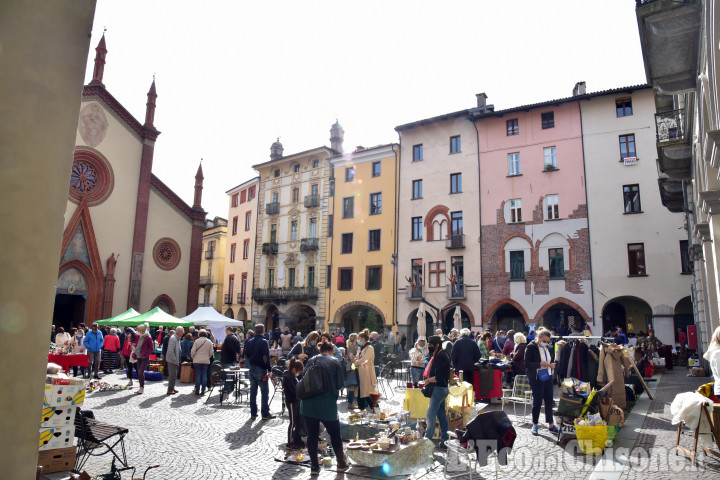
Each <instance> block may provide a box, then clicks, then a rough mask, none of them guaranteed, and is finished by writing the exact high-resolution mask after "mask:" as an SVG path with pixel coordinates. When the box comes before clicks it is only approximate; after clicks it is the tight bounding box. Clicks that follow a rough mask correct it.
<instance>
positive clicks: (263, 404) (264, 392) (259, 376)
mask: <svg viewBox="0 0 720 480" xmlns="http://www.w3.org/2000/svg"><path fill="white" fill-rule="evenodd" d="M266 374H267V369H265V368H264V367H257V366H255V365H250V415H251V416H253V417H256V416H257V391H258V386H260V415H262V416H263V417H269V416H270V405H269V404H268V391H269V389H268V379H267V378H265V375H266Z"/></svg>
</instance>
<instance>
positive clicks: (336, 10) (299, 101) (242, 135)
mask: <svg viewBox="0 0 720 480" xmlns="http://www.w3.org/2000/svg"><path fill="white" fill-rule="evenodd" d="M104 29H107V31H106V32H105V40H106V45H107V49H108V54H107V58H106V65H105V73H104V79H103V82H104V84H105V86H106V88H107V89H108V91H109V92H110V93H111V94H112V95H113V96H114V97H115V98H116V99H117V100H118V101H120V103H122V104H123V105H124V106H125V107H126V108H127V109H128V110H129V111H130V113H132V114H133V115H134V116H135V118H137V119H138V120H139V121H141V122H142V121H143V120H144V118H145V103H146V101H147V91H148V89H149V88H150V84H151V82H152V79H153V75H155V79H156V87H157V94H158V99H157V110H156V113H155V127H156V128H157V129H158V130H160V131H161V132H162V133H161V135H160V136H159V137H158V140H157V142H156V144H155V156H154V163H153V172H154V173H155V175H157V176H158V177H159V178H160V179H161V180H162V181H163V182H165V183H166V184H167V185H168V186H169V187H170V188H172V189H173V190H174V191H175V192H176V193H177V194H178V195H180V196H181V197H182V198H183V200H185V201H186V202H187V203H188V204H192V200H193V185H194V176H195V172H196V171H197V167H198V164H199V162H200V159H203V162H202V167H203V172H204V175H205V182H204V190H203V202H202V203H203V207H204V209H205V210H206V211H207V212H208V218H213V217H215V216H220V217H223V218H227V215H228V207H229V199H228V197H227V195H226V193H225V192H226V191H227V190H229V189H231V188H233V187H235V186H236V185H239V184H241V183H243V182H245V181H246V180H249V179H251V178H253V177H255V176H256V173H255V171H254V170H253V169H252V165H255V164H258V163H262V162H266V161H268V160H269V159H270V157H269V155H270V145H271V144H272V143H273V142H274V141H275V139H276V138H278V137H279V138H280V141H281V142H282V144H283V146H284V149H285V150H284V153H285V155H290V154H293V153H296V152H301V151H304V150H308V149H311V148H314V147H319V146H322V145H326V146H329V145H330V140H329V138H330V126H331V125H332V124H333V123H334V122H335V120H336V119H338V120H339V122H340V123H341V124H342V126H343V128H344V130H345V143H344V147H345V150H346V151H352V150H354V148H355V147H356V146H358V145H362V146H365V147H371V146H374V145H380V144H386V143H391V142H397V141H398V136H397V132H395V130H394V127H396V126H397V125H401V124H404V123H409V122H413V121H415V120H420V119H423V118H428V117H432V116H436V115H441V114H443V113H448V112H454V111H458V110H462V109H465V108H472V107H474V106H475V105H476V99H475V94H477V93H480V92H485V93H486V94H487V95H488V100H487V101H488V103H490V104H493V105H495V108H496V109H497V110H499V109H505V108H511V107H514V106H518V105H524V104H528V103H535V102H541V101H545V100H550V99H554V98H563V97H568V96H570V95H571V93H572V89H573V86H574V85H575V83H576V82H578V81H585V82H587V90H588V92H594V91H599V90H605V89H609V88H617V87H622V86H627V85H636V84H642V83H645V82H646V79H645V72H644V67H643V60H642V53H641V49H640V40H639V35H638V27H637V20H636V16H635V2H634V1H632V0H602V1H587V0H585V1H583V0H574V1H569V0H548V1H537V0H496V1H487V0H475V1H464V0H463V1H445V2H438V1H436V2H432V1H425V0H412V1H406V0H384V1H383V0H380V1H378V0H363V1H343V0H334V1H325V0H316V1H310V0H306V1H298V0H295V1H289V0H288V1H286V0H273V1H267V2H251V1H247V0H236V1H220V0H213V1H202V2H201V1H189V0H174V1H168V0H156V1H153V2H147V1H138V0H125V1H119V0H98V2H97V9H96V13H95V21H94V25H93V30H92V38H91V40H90V51H89V52H88V63H87V69H86V75H85V80H86V82H85V83H89V82H90V80H91V79H92V71H93V68H92V67H93V59H94V58H95V47H96V46H97V43H98V41H99V40H100V37H101V36H102V34H103V30H104Z"/></svg>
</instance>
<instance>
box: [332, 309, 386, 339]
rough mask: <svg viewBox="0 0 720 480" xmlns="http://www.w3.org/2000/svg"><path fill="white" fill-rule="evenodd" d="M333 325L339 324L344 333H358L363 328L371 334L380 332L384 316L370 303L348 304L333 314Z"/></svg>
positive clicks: (382, 327) (383, 324) (383, 323)
mask: <svg viewBox="0 0 720 480" xmlns="http://www.w3.org/2000/svg"><path fill="white" fill-rule="evenodd" d="M333 323H336V324H340V325H341V326H342V327H343V328H345V331H346V332H359V331H361V330H363V329H365V328H367V329H368V330H370V331H371V332H373V331H375V332H378V333H380V332H382V331H383V329H384V328H385V315H384V314H383V312H382V310H380V309H379V308H377V307H376V306H375V305H373V304H372V303H367V302H359V301H357V302H350V303H346V304H345V305H343V306H342V307H340V308H339V309H338V310H337V312H335V317H334V319H333Z"/></svg>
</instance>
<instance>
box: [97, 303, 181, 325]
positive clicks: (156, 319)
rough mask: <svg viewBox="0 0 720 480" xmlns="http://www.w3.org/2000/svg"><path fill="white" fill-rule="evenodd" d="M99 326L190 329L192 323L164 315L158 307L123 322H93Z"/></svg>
mask: <svg viewBox="0 0 720 480" xmlns="http://www.w3.org/2000/svg"><path fill="white" fill-rule="evenodd" d="M95 323H98V324H100V325H112V326H116V327H137V326H138V325H140V324H141V323H147V324H148V325H150V326H151V327H159V326H160V325H162V326H164V327H190V326H192V322H188V321H185V320H181V319H179V318H177V317H173V316H172V315H170V314H169V313H165V312H164V311H162V310H160V307H155V308H153V309H152V310H150V311H149V312H147V313H143V314H142V315H138V316H136V317H130V318H125V319H123V320H117V321H114V322H112V323H108V320H101V321H100V322H95Z"/></svg>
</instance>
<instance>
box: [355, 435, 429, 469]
mask: <svg viewBox="0 0 720 480" xmlns="http://www.w3.org/2000/svg"><path fill="white" fill-rule="evenodd" d="M375 440H377V439H369V440H366V441H364V442H352V443H350V444H349V445H348V449H347V452H346V455H347V458H348V459H349V460H350V461H352V462H353V464H356V465H360V466H363V467H368V468H374V467H381V466H382V467H383V470H384V471H385V470H387V472H388V475H393V476H395V475H412V474H413V473H416V472H417V471H418V469H419V468H422V467H426V466H429V465H432V462H433V460H432V458H433V457H432V452H433V450H434V449H435V444H434V443H433V442H432V441H430V440H428V439H427V438H421V439H419V440H414V441H412V442H410V443H408V444H406V445H403V444H393V443H390V444H385V445H386V446H381V445H380V444H379V443H377V442H375ZM373 445H376V446H375V448H373V447H372V446H373Z"/></svg>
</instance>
